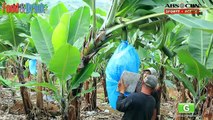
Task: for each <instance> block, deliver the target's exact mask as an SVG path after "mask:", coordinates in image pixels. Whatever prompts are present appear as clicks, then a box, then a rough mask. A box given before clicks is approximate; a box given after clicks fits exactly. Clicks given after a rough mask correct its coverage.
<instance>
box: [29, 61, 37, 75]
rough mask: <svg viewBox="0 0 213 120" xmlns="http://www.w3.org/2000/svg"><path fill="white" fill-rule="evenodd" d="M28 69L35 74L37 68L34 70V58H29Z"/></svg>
mask: <svg viewBox="0 0 213 120" xmlns="http://www.w3.org/2000/svg"><path fill="white" fill-rule="evenodd" d="M29 70H30V74H32V75H35V74H36V72H37V70H36V59H33V60H29Z"/></svg>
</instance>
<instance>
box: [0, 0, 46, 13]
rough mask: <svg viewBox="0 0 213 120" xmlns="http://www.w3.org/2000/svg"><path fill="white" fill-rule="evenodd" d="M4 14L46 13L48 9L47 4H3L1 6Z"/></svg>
mask: <svg viewBox="0 0 213 120" xmlns="http://www.w3.org/2000/svg"><path fill="white" fill-rule="evenodd" d="M0 8H1V9H2V12H3V13H32V12H34V13H45V11H46V9H47V5H46V4H42V3H41V4H30V3H26V4H24V3H16V4H11V5H9V4H7V3H6V2H3V4H2V6H0Z"/></svg>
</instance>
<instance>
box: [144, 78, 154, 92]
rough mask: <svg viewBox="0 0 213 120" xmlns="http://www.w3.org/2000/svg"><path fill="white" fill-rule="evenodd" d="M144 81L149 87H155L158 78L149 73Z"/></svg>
mask: <svg viewBox="0 0 213 120" xmlns="http://www.w3.org/2000/svg"><path fill="white" fill-rule="evenodd" d="M144 83H145V84H146V85H147V86H148V87H150V88H153V89H154V88H155V87H156V86H157V78H156V76H154V75H148V76H147V77H146V78H144Z"/></svg>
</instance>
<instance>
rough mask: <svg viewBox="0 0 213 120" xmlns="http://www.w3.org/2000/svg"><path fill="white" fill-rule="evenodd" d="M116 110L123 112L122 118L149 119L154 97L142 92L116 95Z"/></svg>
mask: <svg viewBox="0 0 213 120" xmlns="http://www.w3.org/2000/svg"><path fill="white" fill-rule="evenodd" d="M116 108H117V110H118V111H121V112H124V116H123V118H122V120H151V118H152V114H153V110H154V108H155V99H154V98H153V97H152V96H151V95H147V94H144V93H142V92H141V93H132V94H130V95H129V96H128V97H125V96H124V95H123V94H120V95H119V96H118V100H117V103H116Z"/></svg>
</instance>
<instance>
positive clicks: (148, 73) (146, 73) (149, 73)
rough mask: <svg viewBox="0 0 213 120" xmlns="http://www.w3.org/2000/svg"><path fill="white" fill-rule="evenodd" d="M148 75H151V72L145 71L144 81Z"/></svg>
mask: <svg viewBox="0 0 213 120" xmlns="http://www.w3.org/2000/svg"><path fill="white" fill-rule="evenodd" d="M148 75H151V72H150V71H149V70H145V71H143V80H144V78H146V77H147V76H148Z"/></svg>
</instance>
